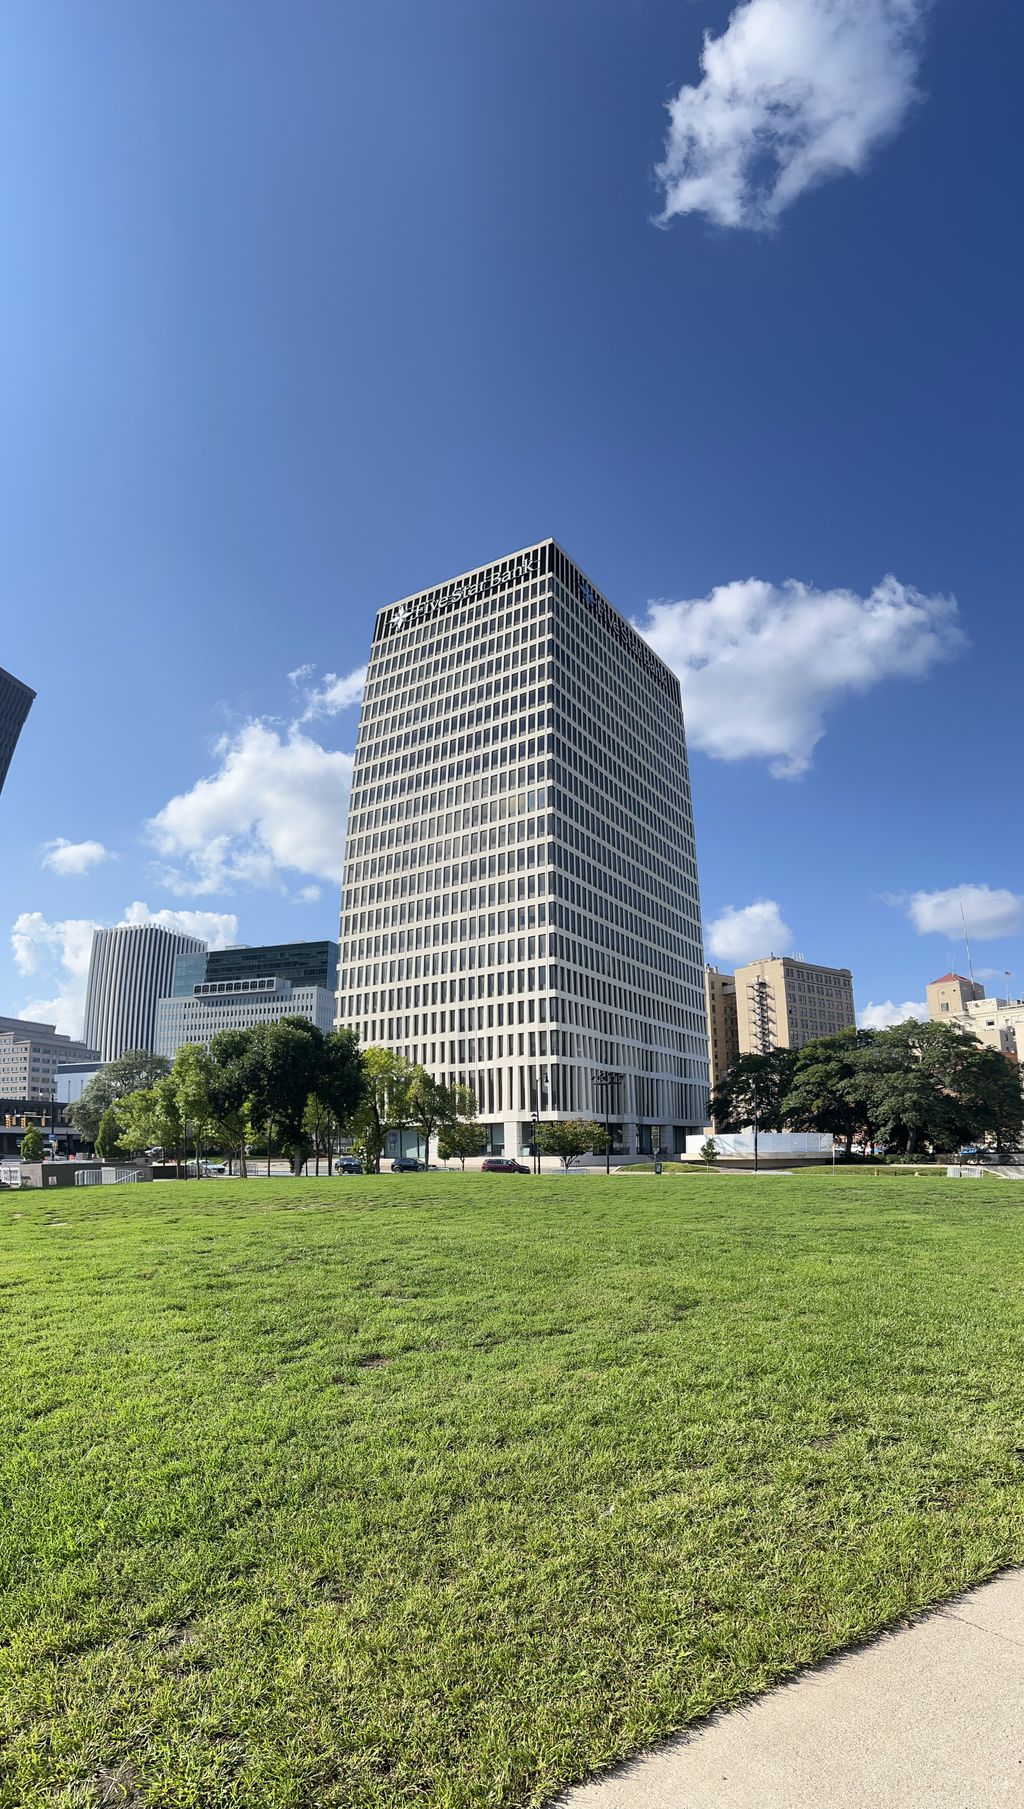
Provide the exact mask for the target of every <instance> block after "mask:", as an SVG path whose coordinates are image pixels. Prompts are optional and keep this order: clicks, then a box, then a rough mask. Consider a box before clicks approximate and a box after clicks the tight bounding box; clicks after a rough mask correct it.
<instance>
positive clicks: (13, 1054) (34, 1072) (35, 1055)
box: [0, 1017, 96, 1099]
mask: <svg viewBox="0 0 1024 1809" xmlns="http://www.w3.org/2000/svg"><path fill="white" fill-rule="evenodd" d="M95 1059H96V1051H95V1050H94V1049H90V1048H89V1047H88V1045H87V1044H85V1043H82V1042H79V1041H78V1040H77V1039H76V1038H75V1037H71V1036H64V1035H63V1034H62V1033H61V1032H60V1031H58V1029H57V1026H56V1024H39V1023H34V1022H33V1021H32V1020H31V1019H29V1018H5V1017H0V1098H2V1099H55V1098H59V1093H58V1091H57V1085H56V1081H57V1074H58V1072H59V1070H60V1068H61V1067H62V1066H63V1065H64V1063H66V1062H89V1061H94V1060H95Z"/></svg>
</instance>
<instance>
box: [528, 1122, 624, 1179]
mask: <svg viewBox="0 0 1024 1809" xmlns="http://www.w3.org/2000/svg"><path fill="white" fill-rule="evenodd" d="M536 1143H537V1148H538V1149H539V1150H540V1152H541V1154H542V1155H545V1156H557V1157H558V1159H559V1161H560V1162H561V1164H562V1168H563V1171H564V1172H565V1173H566V1174H568V1172H569V1169H570V1168H571V1167H572V1165H573V1163H574V1162H578V1161H579V1159H580V1157H581V1156H585V1155H586V1154H587V1153H588V1151H593V1153H594V1154H595V1155H597V1154H599V1153H600V1152H601V1151H602V1150H604V1149H605V1148H607V1144H608V1133H607V1131H606V1130H605V1128H604V1125H603V1124H598V1123H596V1121H595V1120H593V1119H590V1118H557V1119H555V1120H554V1121H553V1122H552V1123H548V1124H539V1125H538V1126H537V1136H536Z"/></svg>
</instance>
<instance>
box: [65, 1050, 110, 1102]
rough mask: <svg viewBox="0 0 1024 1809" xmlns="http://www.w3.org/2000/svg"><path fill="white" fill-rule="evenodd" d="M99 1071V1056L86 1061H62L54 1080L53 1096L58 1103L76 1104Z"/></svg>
mask: <svg viewBox="0 0 1024 1809" xmlns="http://www.w3.org/2000/svg"><path fill="white" fill-rule="evenodd" d="M99 1071H100V1063H99V1059H98V1058H97V1059H95V1060H93V1061H84V1062H65V1061H62V1062H61V1063H60V1066H59V1067H58V1069H57V1072H56V1074H55V1075H54V1081H53V1097H54V1099H55V1100H56V1101H57V1103H58V1105H74V1104H75V1103H76V1101H77V1100H79V1099H81V1097H82V1094H83V1093H84V1092H85V1089H86V1087H87V1086H88V1085H89V1082H90V1081H91V1080H92V1079H93V1078H94V1077H95V1076H96V1075H97V1074H98V1073H99Z"/></svg>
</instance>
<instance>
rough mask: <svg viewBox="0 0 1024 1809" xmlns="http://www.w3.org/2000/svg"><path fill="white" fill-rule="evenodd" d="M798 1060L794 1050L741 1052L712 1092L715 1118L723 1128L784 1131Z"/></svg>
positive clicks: (712, 1112) (727, 1129)
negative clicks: (786, 1107) (791, 1083)
mask: <svg viewBox="0 0 1024 1809" xmlns="http://www.w3.org/2000/svg"><path fill="white" fill-rule="evenodd" d="M795 1063H796V1051H795V1050H793V1049H773V1050H772V1051H771V1053H770V1054H769V1055H741V1056H740V1058H739V1061H737V1062H734V1063H733V1065H732V1067H731V1068H730V1069H729V1072H728V1074H726V1075H725V1076H724V1077H723V1078H722V1080H720V1081H719V1083H718V1085H717V1087H715V1089H714V1091H713V1093H712V1095H711V1118H712V1122H713V1123H714V1125H715V1127H716V1129H718V1130H720V1131H743V1130H746V1128H747V1126H748V1125H751V1124H756V1125H757V1128H758V1130H761V1131H781V1130H782V1129H783V1128H784V1126H785V1122H786V1119H785V1102H786V1095H787V1093H788V1091H789V1086H790V1082H791V1080H792V1076H793V1069H794V1066H795Z"/></svg>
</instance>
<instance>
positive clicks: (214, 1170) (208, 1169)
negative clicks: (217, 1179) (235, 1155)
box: [203, 1162, 228, 1177]
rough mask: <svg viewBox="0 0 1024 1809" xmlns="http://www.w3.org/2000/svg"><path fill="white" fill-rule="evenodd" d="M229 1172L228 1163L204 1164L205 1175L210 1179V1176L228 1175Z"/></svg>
mask: <svg viewBox="0 0 1024 1809" xmlns="http://www.w3.org/2000/svg"><path fill="white" fill-rule="evenodd" d="M227 1172H228V1166H227V1163H226V1162H204V1163H203V1174H204V1175H206V1176H207V1177H209V1176H210V1175H226V1174H227Z"/></svg>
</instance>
